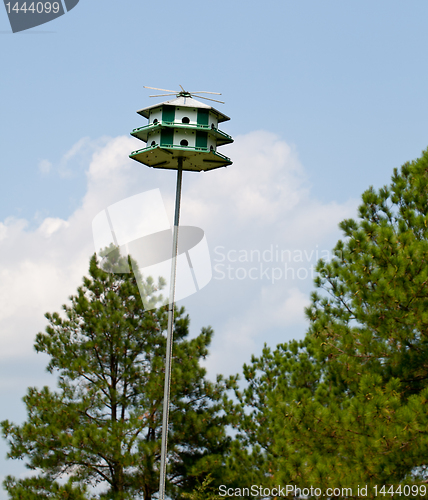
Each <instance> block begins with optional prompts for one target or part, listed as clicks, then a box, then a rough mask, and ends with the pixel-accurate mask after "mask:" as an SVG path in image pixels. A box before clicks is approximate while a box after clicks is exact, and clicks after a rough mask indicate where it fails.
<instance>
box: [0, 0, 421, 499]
mask: <svg viewBox="0 0 428 500" xmlns="http://www.w3.org/2000/svg"><path fill="white" fill-rule="evenodd" d="M427 14H428V4H427V3H426V2H425V1H422V0H415V1H413V2H411V3H409V2H407V3H405V2H398V1H391V0H389V1H378V2H376V3H374V2H369V1H366V0H363V1H359V2H350V1H344V0H341V1H334V0H325V1H323V2H320V1H318V0H303V1H296V0H294V1H287V0H281V1H270V0H267V1H265V2H255V1H252V0H248V1H245V2H244V1H239V0H232V1H228V2H226V1H223V0H220V1H217V2H200V1H199V2H196V1H187V2H172V1H170V0H165V1H163V2H153V1H152V2H149V1H148V2H145V1H142V0H127V1H126V2H121V3H119V2H117V1H113V0H102V1H101V0H91V1H89V0H80V2H79V4H78V5H77V6H76V7H75V8H74V9H73V10H72V11H71V12H69V13H68V14H66V15H64V16H62V17H60V18H58V19H56V20H54V21H52V22H51V23H49V24H46V25H43V26H39V27H37V28H35V29H33V30H29V31H27V32H22V33H17V34H12V32H11V30H10V27H9V24H8V19H7V15H6V12H5V11H3V12H2V8H0V44H1V50H0V67H1V77H0V88H1V94H2V99H1V104H0V116H1V120H0V137H1V165H2V166H1V183H0V300H1V302H2V306H1V308H0V332H1V336H0V358H1V360H0V368H1V372H0V373H1V379H0V394H1V399H2V402H3V403H2V409H1V411H0V418H1V419H5V418H8V419H10V420H15V421H20V420H22V419H23V418H24V412H23V408H22V405H21V403H20V398H21V397H22V396H23V395H24V393H25V388H26V387H28V386H29V385H32V384H35V385H36V384H45V383H49V378H48V376H47V375H45V374H44V371H43V366H44V365H45V364H46V360H45V359H42V358H41V356H40V355H39V356H36V354H34V353H33V352H32V348H31V346H32V341H33V339H34V336H35V334H36V333H37V332H38V331H39V330H41V329H43V328H44V319H43V313H44V312H46V311H53V310H58V309H59V306H60V305H61V303H63V302H65V301H66V300H67V297H68V296H69V295H70V294H72V293H73V292H74V291H75V289H76V286H77V285H78V284H79V282H80V279H81V276H82V275H83V273H84V272H85V271H86V266H87V261H88V258H89V255H90V254H91V252H92V251H93V244H92V239H91V238H92V236H91V222H92V218H93V216H95V214H96V213H97V212H98V211H100V210H102V209H104V208H105V207H106V206H108V205H109V204H111V203H114V202H117V201H120V200H121V199H124V198H126V197H127V196H130V195H133V194H137V193H139V192H143V191H145V190H148V189H154V188H159V189H160V190H161V192H162V196H163V197H164V200H165V203H166V206H167V208H168V207H169V212H170V213H171V217H172V206H173V205H172V203H173V195H174V183H175V177H174V175H173V173H171V172H162V171H154V170H151V169H147V168H145V167H143V166H142V165H139V164H137V163H136V162H133V161H132V160H130V159H128V157H127V154H128V153H129V152H131V151H132V150H134V149H137V148H138V147H139V144H138V141H137V140H136V139H133V138H130V137H129V132H130V131H131V130H132V129H133V128H135V127H137V126H140V125H143V124H144V123H145V120H144V119H143V118H142V117H140V116H139V115H137V114H136V113H135V111H136V110H137V109H140V108H142V107H146V106H149V105H151V104H154V103H155V102H156V100H155V99H150V98H149V95H150V94H151V92H150V91H147V90H146V89H144V88H143V85H149V86H153V87H161V88H172V89H175V88H177V89H178V86H179V85H180V84H181V85H182V86H183V87H184V88H185V89H187V90H209V91H215V92H221V93H222V94H223V99H224V100H225V101H226V104H225V105H221V104H219V105H218V106H219V109H220V110H221V111H222V112H224V113H225V114H227V115H228V116H230V117H231V121H230V122H227V123H225V124H224V127H223V129H224V130H225V132H227V133H229V134H231V135H232V136H233V137H234V138H235V143H234V144H233V145H231V146H226V147H224V148H223V149H222V152H223V153H224V154H226V155H227V156H230V157H231V158H232V160H233V161H234V165H233V166H231V167H230V168H228V169H227V170H226V169H220V170H219V171H216V172H212V173H207V174H189V175H185V177H184V184H183V206H182V209H183V219H182V221H183V223H188V224H193V225H199V227H202V228H203V229H204V230H205V232H206V236H207V240H208V243H209V247H210V251H211V253H212V259H213V266H215V265H216V264H221V262H216V261H215V259H216V258H217V259H218V260H221V257H219V255H220V254H221V255H226V254H227V252H228V251H232V253H230V259H229V260H230V261H231V262H229V264H230V265H231V266H232V267H233V266H234V267H235V270H234V271H232V274H231V276H232V278H227V279H220V276H221V275H220V273H217V274H216V272H214V277H213V278H214V279H213V280H212V282H211V283H210V284H209V285H208V286H207V287H206V288H205V289H204V290H203V291H201V292H200V293H199V294H196V295H194V296H192V297H190V298H189V299H187V300H185V301H183V304H184V305H185V306H186V307H187V308H188V310H189V313H190V315H191V318H192V332H193V333H197V331H198V330H199V328H200V327H201V326H203V325H207V324H211V325H212V326H213V328H214V330H215V332H216V336H215V339H214V342H213V349H212V356H211V357H210V358H209V359H208V361H207V368H208V370H209V373H210V374H211V375H212V374H214V373H216V372H223V373H235V372H237V371H239V370H240V367H241V366H242V363H244V362H245V361H248V360H249V358H250V355H251V354H252V353H255V354H257V353H258V352H260V350H261V348H262V346H263V343H264V342H267V343H268V345H271V346H274V345H275V344H276V343H278V342H281V341H286V340H288V339H290V338H293V337H303V335H304V333H305V328H306V323H305V320H304V318H303V313H302V310H303V306H304V305H305V304H306V303H307V300H308V296H309V293H310V291H311V289H312V285H311V279H310V276H309V274H310V273H309V274H308V276H306V275H305V273H304V272H303V271H302V272H301V276H302V279H300V278H297V277H294V279H293V278H289V279H283V280H279V281H278V282H275V283H272V279H265V278H263V279H260V280H254V281H251V280H249V279H247V278H246V279H242V280H240V279H237V278H236V276H235V275H234V272H236V268H237V266H238V264H237V263H234V262H232V260H233V258H234V256H236V255H237V252H239V251H243V252H245V251H249V250H261V251H263V250H269V249H270V248H279V249H288V250H290V252H294V253H293V256H294V257H293V258H294V264H293V265H295V266H297V267H296V272H297V271H298V268H304V269H306V270H309V269H310V266H311V265H312V264H314V263H315V261H316V255H317V254H318V255H319V256H322V255H321V252H322V251H325V252H326V251H328V250H330V249H331V248H332V247H333V246H334V244H335V242H336V240H337V238H338V237H339V236H340V233H339V231H338V230H337V223H338V222H339V221H340V220H342V219H343V218H344V217H351V216H354V215H355V213H356V207H357V205H358V199H359V197H360V195H361V193H362V192H363V191H364V190H365V189H366V188H367V187H368V186H370V185H374V186H375V187H380V186H382V185H384V184H386V183H388V182H389V179H390V177H391V174H392V170H393V168H394V167H399V166H400V165H401V164H403V163H404V162H405V161H408V160H412V159H414V158H417V157H418V156H419V155H420V153H421V151H422V150H423V149H425V148H426V147H427V146H428V121H427V118H426V117H427V116H428V109H427V108H428V93H427V89H426V82H427V81H428V75H427V73H428V70H427V65H426V63H425V61H426V59H427V55H426V52H427V47H428V33H427V30H426V19H427ZM208 176H209V178H208ZM91 245H92V246H91ZM304 251H306V254H303V252H304ZM298 252H300V253H301V254H300V256H301V259H302V260H303V263H302V260H300V261H299V258H298V257H296V256H297V255H298ZM311 252H312V253H311ZM302 255H303V256H302ZM227 259H228V258H226V260H227ZM259 264H260V263H256V264H254V263H249V262H242V263H241V264H240V265H241V267H243V268H244V269H245V270H246V271H248V269H249V267H250V266H253V265H256V266H258V265H259ZM281 265H283V263H281ZM233 278H234V279H233ZM0 453H2V455H4V454H5V453H6V447H5V446H4V444H1V445H0ZM24 472H25V469H24V467H23V465H22V464H9V463H7V462H6V461H4V460H3V459H2V457H0V478H2V477H3V476H4V475H5V474H7V473H14V474H21V473H24ZM2 495H3V496H2ZM3 498H6V496H5V494H4V493H0V499H3Z"/></svg>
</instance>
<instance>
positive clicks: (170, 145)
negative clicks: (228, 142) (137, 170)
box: [129, 144, 230, 162]
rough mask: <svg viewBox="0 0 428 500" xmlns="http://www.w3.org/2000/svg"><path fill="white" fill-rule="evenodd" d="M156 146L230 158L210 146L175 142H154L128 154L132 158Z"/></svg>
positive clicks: (163, 148) (223, 158) (227, 159)
mask: <svg viewBox="0 0 428 500" xmlns="http://www.w3.org/2000/svg"><path fill="white" fill-rule="evenodd" d="M156 148H161V149H162V150H168V149H176V150H183V151H189V150H190V151H197V152H204V153H212V154H214V155H215V156H218V157H219V158H221V159H222V160H225V161H227V162H229V161H230V158H228V157H227V156H225V155H223V154H221V153H219V152H218V151H214V150H212V149H210V148H200V147H194V146H181V145H179V146H178V145H176V144H168V145H165V146H160V145H159V144H154V145H153V146H147V147H146V148H142V149H138V150H136V151H133V152H132V153H131V154H130V155H129V156H130V157H131V158H132V157H133V156H135V155H138V154H140V153H145V152H147V151H150V150H151V149H156Z"/></svg>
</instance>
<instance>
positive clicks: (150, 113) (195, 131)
mask: <svg viewBox="0 0 428 500" xmlns="http://www.w3.org/2000/svg"><path fill="white" fill-rule="evenodd" d="M143 111H145V113H144V115H143V116H146V117H147V118H148V120H149V123H148V125H145V126H143V127H139V128H136V129H134V130H133V131H132V132H131V135H133V136H134V137H136V138H138V139H140V140H142V141H144V142H150V143H152V141H153V140H156V138H157V136H158V135H159V137H160V136H164V137H166V136H167V135H168V134H173V133H174V136H175V137H176V139H178V138H180V140H181V139H183V138H182V137H181V135H183V134H184V135H188V134H190V135H193V136H201V134H205V136H208V137H209V142H210V140H211V143H212V145H213V146H214V147H215V148H216V147H217V146H221V145H223V144H230V143H232V142H233V139H232V137H231V136H230V135H228V134H226V133H225V132H222V131H221V130H219V128H218V123H219V121H225V119H228V118H227V117H225V115H222V114H220V113H219V112H217V111H216V110H214V109H213V108H210V107H208V106H207V107H203V108H201V107H196V106H195V107H192V106H173V105H168V104H161V105H159V106H156V107H152V108H149V109H147V110H143ZM141 114H143V113H141ZM166 128H168V129H174V132H173V131H172V130H171V131H170V132H169V131H167V130H165V129H166ZM156 142H157V143H158V141H157V140H156ZM179 143H180V141H178V142H177V144H179Z"/></svg>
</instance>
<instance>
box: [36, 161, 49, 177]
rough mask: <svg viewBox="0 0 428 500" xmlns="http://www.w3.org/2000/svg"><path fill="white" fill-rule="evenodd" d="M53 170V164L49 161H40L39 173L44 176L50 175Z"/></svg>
mask: <svg viewBox="0 0 428 500" xmlns="http://www.w3.org/2000/svg"><path fill="white" fill-rule="evenodd" d="M51 169H52V163H51V162H50V161H49V160H40V161H39V172H40V173H42V174H48V173H49V172H50V171H51Z"/></svg>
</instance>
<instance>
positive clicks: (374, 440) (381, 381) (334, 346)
mask: <svg viewBox="0 0 428 500" xmlns="http://www.w3.org/2000/svg"><path fill="white" fill-rule="evenodd" d="M362 201H363V203H362V205H361V206H360V207H359V218H358V220H352V219H351V220H345V221H343V222H342V223H341V224H340V227H341V229H342V230H343V232H344V236H345V239H344V240H343V241H339V242H338V243H337V245H336V247H335V250H334V257H333V259H332V260H331V261H330V262H323V261H320V262H319V263H318V266H317V272H318V277H317V279H316V286H317V287H318V288H319V290H320V291H319V292H316V293H313V295H312V304H311V306H310V307H309V308H308V309H307V316H308V319H309V321H310V327H309V331H308V333H307V335H306V338H305V340H304V341H302V342H300V343H297V342H293V343H291V344H290V345H287V344H284V345H282V346H278V348H277V349H276V350H274V351H273V352H272V351H270V350H269V349H265V351H264V352H263V354H262V356H261V357H260V358H254V359H253V360H252V364H251V365H249V366H247V367H245V371H244V374H245V377H246V379H247V381H248V383H249V386H248V388H247V390H246V391H245V392H243V393H242V394H241V393H239V391H238V392H237V394H238V396H239V397H240V400H241V406H240V407H237V409H236V412H237V415H238V419H239V424H238V425H239V428H240V429H241V437H240V441H241V442H242V443H246V444H249V445H251V446H252V447H253V450H254V451H253V454H255V457H254V459H253V464H254V469H255V470H256V471H258V473H259V477H265V478H266V477H270V478H271V481H277V482H278V481H279V482H281V483H283V484H296V485H297V486H300V487H305V486H308V485H313V486H319V487H321V488H324V489H325V488H326V487H351V488H352V489H353V495H348V496H347V497H355V498H356V497H357V495H356V491H357V489H356V488H357V485H358V484H359V485H363V484H367V485H369V488H368V496H367V498H375V494H374V490H373V489H371V487H372V486H374V485H384V484H386V485H399V484H401V485H405V484H411V483H418V482H419V483H420V482H421V481H424V480H426V478H427V476H426V472H425V471H426V467H427V465H428V460H427V457H426V449H427V445H428V412H427V409H428V363H427V359H428V150H427V151H425V152H424V153H423V155H422V157H421V158H420V159H418V160H416V161H414V162H412V163H406V164H405V165H404V166H403V167H402V168H401V170H400V171H398V170H395V171H394V175H393V178H392V183H391V185H390V186H389V187H386V186H385V187H384V188H382V189H380V190H378V191H375V190H374V189H373V188H370V189H369V190H367V191H366V192H365V193H364V194H363V197H362ZM248 408H253V409H254V415H255V418H253V419H252V421H251V422H249V418H248ZM245 413H247V415H245ZM266 429H269V432H267V431H266ZM257 446H261V447H262V449H264V451H263V453H262V454H261V456H262V458H263V460H261V459H260V456H258V455H260V454H258V453H257V450H258V448H257ZM250 458H251V457H250ZM250 462H251V459H250ZM235 463H236V462H235ZM266 463H268V464H269V465H268V466H267V467H266ZM258 464H261V465H262V466H259V465H258Z"/></svg>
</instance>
